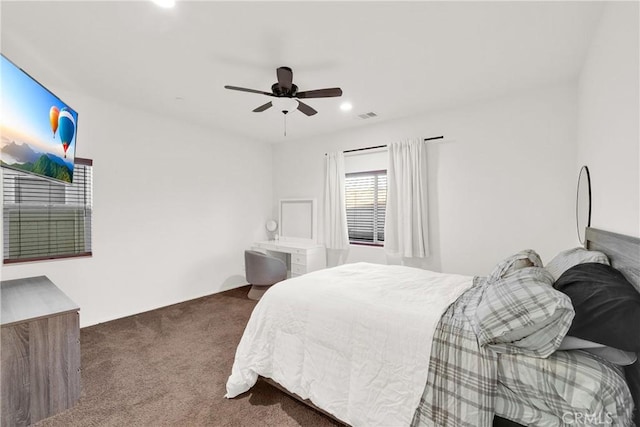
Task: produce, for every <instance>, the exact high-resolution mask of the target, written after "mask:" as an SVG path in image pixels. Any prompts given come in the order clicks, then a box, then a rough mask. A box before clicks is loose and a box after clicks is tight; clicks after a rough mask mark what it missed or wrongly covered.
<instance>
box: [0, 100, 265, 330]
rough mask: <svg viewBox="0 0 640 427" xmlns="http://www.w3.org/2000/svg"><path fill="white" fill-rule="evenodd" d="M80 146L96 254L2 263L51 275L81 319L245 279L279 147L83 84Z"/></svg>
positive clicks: (10, 271)
mask: <svg viewBox="0 0 640 427" xmlns="http://www.w3.org/2000/svg"><path fill="white" fill-rule="evenodd" d="M59 96H61V97H62V99H64V100H65V101H67V102H68V103H69V104H70V105H73V107H74V109H76V110H77V111H78V113H79V120H78V132H79V133H78V137H77V141H78V147H77V153H76V155H77V156H78V157H88V158H92V159H93V160H94V192H93V193H94V217H93V257H92V258H82V259H72V260H71V259H70V260H61V261H48V262H34V263H29V264H21V265H9V266H3V267H2V279H3V280H8V279H12V278H21V277H29V276H36V275H46V276H48V277H49V278H50V279H51V280H52V281H53V282H54V283H56V284H57V285H58V286H59V287H60V288H61V289H62V290H63V291H64V292H66V293H67V294H68V295H69V297H71V299H73V300H74V301H75V302H76V303H77V304H79V305H80V307H81V311H80V321H81V325H82V326H88V325H91V324H95V323H99V322H104V321H107V320H111V319H115V318H119V317H123V316H127V315H131V314H135V313H140V312H143V311H147V310H150V309H154V308H157V307H161V306H165V305H169V304H174V303H177V302H181V301H185V300H188V299H192V298H196V297H200V296H203V295H207V294H211V293H215V292H219V291H221V290H225V289H229V288H231V287H235V286H238V285H240V284H244V283H246V282H245V281H244V277H243V275H244V268H243V264H244V258H243V257H244V254H243V251H244V249H246V248H247V247H249V246H250V244H251V242H253V241H255V240H262V239H265V238H266V234H265V232H264V222H265V219H266V218H267V217H268V216H269V214H270V212H271V209H272V206H271V202H272V188H271V182H270V178H271V173H272V170H271V147H270V146H269V145H268V144H261V143H256V142H250V141H247V140H244V139H241V138H238V137H234V136H231V135H226V134H224V133H221V132H215V131H212V130H208V129H204V128H199V127H197V126H193V125H191V124H187V123H180V122H176V121H173V120H172V119H170V118H167V117H160V116H155V115H151V114H148V113H145V112H141V111H136V110H132V109H128V108H125V107H123V106H120V105H113V104H109V103H105V102H102V101H99V100H97V99H92V98H89V97H86V96H81V95H78V94H65V93H59Z"/></svg>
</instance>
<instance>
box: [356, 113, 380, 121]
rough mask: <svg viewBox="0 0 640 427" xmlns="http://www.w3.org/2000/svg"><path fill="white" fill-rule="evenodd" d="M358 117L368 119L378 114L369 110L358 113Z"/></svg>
mask: <svg viewBox="0 0 640 427" xmlns="http://www.w3.org/2000/svg"><path fill="white" fill-rule="evenodd" d="M358 117H360V118H361V119H363V120H364V119H370V118H371V117H378V115H377V114H376V113H374V112H373V111H369V112H368V113H364V114H358Z"/></svg>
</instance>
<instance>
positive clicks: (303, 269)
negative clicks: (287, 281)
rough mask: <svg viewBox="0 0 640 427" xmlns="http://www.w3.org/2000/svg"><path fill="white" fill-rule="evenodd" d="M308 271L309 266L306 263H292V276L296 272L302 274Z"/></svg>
mask: <svg viewBox="0 0 640 427" xmlns="http://www.w3.org/2000/svg"><path fill="white" fill-rule="evenodd" d="M306 272H307V267H306V266H305V265H300V264H294V263H291V275H292V276H293V275H294V274H297V275H300V274H304V273H306Z"/></svg>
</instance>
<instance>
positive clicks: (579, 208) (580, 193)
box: [576, 166, 591, 245]
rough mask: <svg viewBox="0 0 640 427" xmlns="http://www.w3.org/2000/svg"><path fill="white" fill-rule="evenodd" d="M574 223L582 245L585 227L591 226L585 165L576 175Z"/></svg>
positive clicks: (588, 181) (588, 187) (587, 176)
mask: <svg viewBox="0 0 640 427" xmlns="http://www.w3.org/2000/svg"><path fill="white" fill-rule="evenodd" d="M576 224H577V226H578V240H580V243H582V244H583V245H584V239H585V232H586V228H587V227H590V226H591V176H590V175H589V168H588V167H587V166H582V168H581V169H580V174H579V175H578V190H577V193H576Z"/></svg>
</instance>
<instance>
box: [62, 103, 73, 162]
mask: <svg viewBox="0 0 640 427" xmlns="http://www.w3.org/2000/svg"><path fill="white" fill-rule="evenodd" d="M58 129H59V130H60V142H62V148H63V149H64V158H65V159H66V158H67V149H68V148H69V144H71V141H72V140H73V135H74V134H75V133H76V121H75V120H74V119H73V115H71V112H70V111H69V109H68V108H67V107H64V108H63V109H62V110H60V114H59V116H58Z"/></svg>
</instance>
